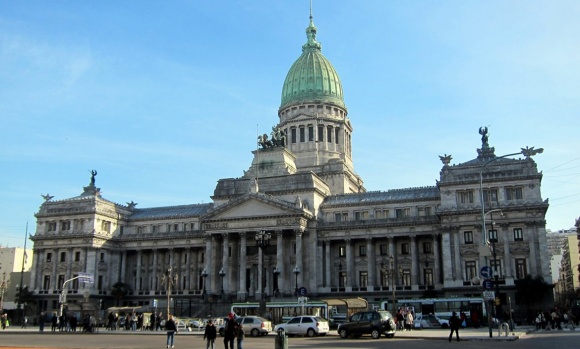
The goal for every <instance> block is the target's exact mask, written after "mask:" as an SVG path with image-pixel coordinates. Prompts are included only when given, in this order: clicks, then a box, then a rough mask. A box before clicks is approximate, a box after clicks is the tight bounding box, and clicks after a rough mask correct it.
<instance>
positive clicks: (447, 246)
mask: <svg viewBox="0 0 580 349" xmlns="http://www.w3.org/2000/svg"><path fill="white" fill-rule="evenodd" d="M441 250H442V253H441V255H442V256H443V257H444V258H443V282H444V284H445V286H451V285H452V284H453V279H454V275H453V263H452V261H453V259H452V257H451V236H450V234H449V232H448V231H444V232H443V234H442V235H441Z"/></svg>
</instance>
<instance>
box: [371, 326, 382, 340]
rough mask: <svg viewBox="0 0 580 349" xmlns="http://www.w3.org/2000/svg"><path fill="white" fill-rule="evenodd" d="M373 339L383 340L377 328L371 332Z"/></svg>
mask: <svg viewBox="0 0 580 349" xmlns="http://www.w3.org/2000/svg"><path fill="white" fill-rule="evenodd" d="M371 337H373V339H379V338H381V332H379V330H377V329H376V328H373V330H372V331H371Z"/></svg>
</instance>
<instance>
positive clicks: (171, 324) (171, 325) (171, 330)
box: [165, 314, 178, 348]
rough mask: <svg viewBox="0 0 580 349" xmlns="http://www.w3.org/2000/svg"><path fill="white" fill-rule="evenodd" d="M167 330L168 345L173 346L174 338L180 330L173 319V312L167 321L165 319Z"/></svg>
mask: <svg viewBox="0 0 580 349" xmlns="http://www.w3.org/2000/svg"><path fill="white" fill-rule="evenodd" d="M165 331H167V347H168V348H173V338H174V337H175V334H176V333H177V332H178V331H177V326H175V321H173V315H171V314H169V315H168V316H167V321H165ZM170 345H171V346H170Z"/></svg>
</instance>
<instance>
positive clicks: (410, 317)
mask: <svg viewBox="0 0 580 349" xmlns="http://www.w3.org/2000/svg"><path fill="white" fill-rule="evenodd" d="M405 327H406V328H407V331H412V330H413V313H412V312H411V311H409V312H407V318H406V319H405Z"/></svg>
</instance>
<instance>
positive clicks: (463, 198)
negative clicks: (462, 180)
mask: <svg viewBox="0 0 580 349" xmlns="http://www.w3.org/2000/svg"><path fill="white" fill-rule="evenodd" d="M457 202H458V203H459V204H473V190H458V191H457Z"/></svg>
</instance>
